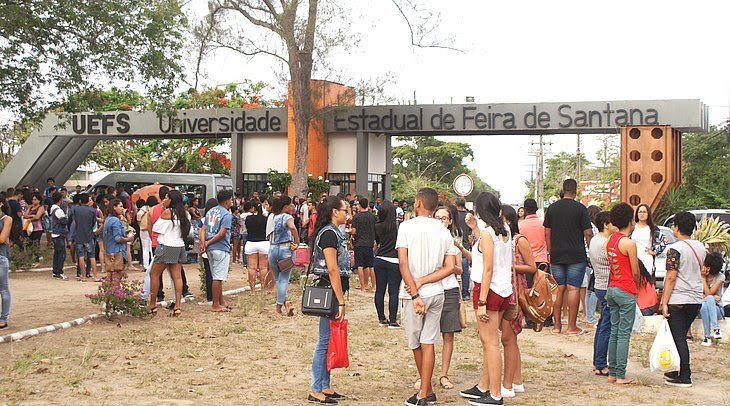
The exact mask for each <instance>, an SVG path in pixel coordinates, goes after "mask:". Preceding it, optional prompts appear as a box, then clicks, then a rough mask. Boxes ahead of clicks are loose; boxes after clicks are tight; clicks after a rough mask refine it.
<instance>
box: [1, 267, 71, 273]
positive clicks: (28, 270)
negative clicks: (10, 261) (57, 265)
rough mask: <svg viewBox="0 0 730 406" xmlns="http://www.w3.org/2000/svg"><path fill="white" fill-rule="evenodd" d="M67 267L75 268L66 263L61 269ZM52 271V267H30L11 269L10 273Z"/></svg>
mask: <svg viewBox="0 0 730 406" xmlns="http://www.w3.org/2000/svg"><path fill="white" fill-rule="evenodd" d="M67 269H76V266H75V265H66V266H64V267H63V270H64V271H65V270H67ZM51 271H53V268H30V269H16V270H14V271H12V272H11V273H21V272H51Z"/></svg>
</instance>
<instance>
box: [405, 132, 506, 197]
mask: <svg viewBox="0 0 730 406" xmlns="http://www.w3.org/2000/svg"><path fill="white" fill-rule="evenodd" d="M397 140H398V141H402V142H404V144H401V145H397V146H395V147H393V161H394V163H393V174H394V176H393V178H392V190H393V191H392V195H393V197H394V198H404V199H406V200H407V199H411V198H413V196H415V195H416V192H417V191H418V189H421V188H424V187H430V188H433V189H435V190H436V191H437V192H438V193H439V196H440V197H441V200H442V201H443V202H449V203H451V202H453V201H454V199H455V198H456V194H455V193H454V191H453V187H452V183H453V180H454V178H456V176H457V175H459V174H461V173H467V174H469V175H470V176H471V177H472V179H473V180H474V191H473V192H472V194H471V195H469V196H467V199H468V200H473V199H475V198H476V196H477V195H478V194H479V193H480V192H483V191H487V192H492V193H495V194H496V195H497V196H499V193H498V192H497V191H496V190H494V188H492V187H491V186H489V185H488V184H487V183H485V182H484V181H482V180H481V179H480V178H479V176H478V175H477V174H476V171H474V170H473V169H470V168H469V167H467V166H466V165H465V164H464V160H465V159H467V158H469V159H473V158H474V153H473V151H472V149H471V146H470V145H469V144H467V143H463V142H447V141H441V140H438V139H436V138H435V137H431V136H429V137H398V138H397Z"/></svg>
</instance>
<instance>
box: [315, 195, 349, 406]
mask: <svg viewBox="0 0 730 406" xmlns="http://www.w3.org/2000/svg"><path fill="white" fill-rule="evenodd" d="M318 212H319V213H320V215H319V217H318V220H317V222H316V224H314V225H313V227H314V228H313V230H312V238H311V246H312V272H313V273H314V274H315V275H318V276H320V278H322V281H321V283H327V284H329V286H331V287H332V293H333V294H334V295H335V297H336V298H337V303H338V305H339V307H338V311H337V314H336V316H334V319H335V320H340V321H342V320H344V319H345V292H347V291H348V290H349V288H350V272H351V270H350V254H349V251H348V250H347V241H346V240H345V236H344V234H342V233H341V232H340V228H339V226H340V225H343V224H345V221H347V215H346V213H347V206H346V205H345V201H344V200H342V199H341V198H340V197H338V196H328V197H326V198H325V199H324V201H323V202H322V203H321V204H320V205H319V207H318ZM330 320H331V319H330V318H329V317H320V318H319V335H318V337H317V344H315V346H314V354H313V356H312V385H311V389H312V391H311V392H310V393H309V395H308V396H307V400H308V401H309V402H312V403H323V404H337V400H339V399H344V398H345V396H344V395H342V394H339V393H337V392H335V391H334V390H333V389H332V383H331V382H330V371H328V370H327V346H328V344H329V339H330Z"/></svg>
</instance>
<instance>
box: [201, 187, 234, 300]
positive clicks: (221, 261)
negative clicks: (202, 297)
mask: <svg viewBox="0 0 730 406" xmlns="http://www.w3.org/2000/svg"><path fill="white" fill-rule="evenodd" d="M216 199H217V200H218V206H216V207H213V208H212V209H210V210H206V212H205V222H204V224H203V225H204V226H205V230H203V229H201V230H200V233H199V238H200V251H201V252H204V253H206V254H207V257H208V262H209V264H210V274H211V279H212V283H211V288H212V291H213V292H212V299H213V305H212V307H211V310H213V311H214V312H229V311H231V310H230V309H229V308H228V306H226V302H225V300H224V299H223V282H224V281H225V280H227V279H228V267H229V266H230V259H231V257H230V255H231V225H232V220H233V215H232V214H231V211H230V209H231V205H232V204H233V193H231V191H230V190H227V189H224V190H221V191H220V192H218V195H217V196H216Z"/></svg>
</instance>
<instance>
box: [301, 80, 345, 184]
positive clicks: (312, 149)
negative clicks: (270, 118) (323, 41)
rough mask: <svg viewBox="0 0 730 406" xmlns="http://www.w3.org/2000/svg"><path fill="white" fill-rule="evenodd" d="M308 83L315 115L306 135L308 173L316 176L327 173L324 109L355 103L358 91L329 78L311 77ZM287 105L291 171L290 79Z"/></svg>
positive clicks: (313, 114)
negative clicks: (355, 95)
mask: <svg viewBox="0 0 730 406" xmlns="http://www.w3.org/2000/svg"><path fill="white" fill-rule="evenodd" d="M309 86H310V89H311V91H312V96H311V97H312V119H311V120H310V121H309V131H308V135H307V142H308V153H307V173H308V174H312V176H314V177H315V178H316V177H317V176H322V177H324V176H325V174H326V173H327V166H328V159H329V157H328V153H327V147H328V143H327V134H325V131H324V121H325V120H324V116H323V112H324V109H325V108H326V107H329V106H354V105H355V99H354V94H355V91H354V89H353V88H351V87H349V86H345V85H342V84H339V83H334V82H328V81H326V80H311V81H310V82H309ZM288 105H289V112H288V126H287V133H288V167H289V173H291V172H292V171H293V170H294V151H295V149H296V148H295V147H296V132H295V129H294V109H293V108H292V106H293V105H294V103H293V101H292V91H291V83H290V84H289V103H288Z"/></svg>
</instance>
